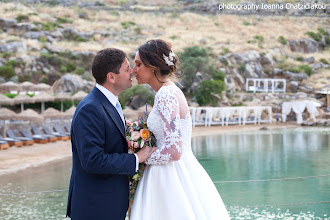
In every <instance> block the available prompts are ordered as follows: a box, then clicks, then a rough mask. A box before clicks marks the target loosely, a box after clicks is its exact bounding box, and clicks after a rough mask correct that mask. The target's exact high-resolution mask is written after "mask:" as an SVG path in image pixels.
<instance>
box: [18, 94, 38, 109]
mask: <svg viewBox="0 0 330 220" xmlns="http://www.w3.org/2000/svg"><path fill="white" fill-rule="evenodd" d="M13 100H14V104H15V105H16V104H21V112H22V111H24V103H34V100H33V99H32V98H31V97H30V96H28V95H24V94H19V95H17V96H15V97H14V98H13Z"/></svg>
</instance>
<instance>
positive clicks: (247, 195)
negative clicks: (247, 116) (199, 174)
mask: <svg viewBox="0 0 330 220" xmlns="http://www.w3.org/2000/svg"><path fill="white" fill-rule="evenodd" d="M192 143H193V144H192V146H193V151H194V153H195V155H196V157H197V158H198V159H199V161H200V163H201V164H202V165H203V167H204V168H205V169H206V170H207V171H208V173H209V174H210V176H211V178H212V180H213V181H244V180H266V179H281V178H293V177H307V176H318V175H326V174H330V159H329V158H330V144H329V143H330V129H329V128H321V129H319V128H296V129H283V130H273V131H258V132H249V133H244V134H230V135H228V134H224V135H219V136H207V137H196V138H194V139H193V142H192ZM215 185H216V186H217V189H218V191H219V192H220V195H221V197H222V199H223V201H224V203H225V204H226V206H227V208H228V211H229V212H230V216H231V217H232V218H233V219H330V218H329V217H330V203H323V204H322V203H321V204H308V205H307V204H306V205H288V206H286V205H285V206H274V207H258V208H239V207H247V206H268V205H279V204H281V205H283V204H293V203H309V202H320V201H329V200H330V176H327V177H320V178H310V179H299V180H286V181H266V182H242V183H241V182H236V183H216V184H215Z"/></svg>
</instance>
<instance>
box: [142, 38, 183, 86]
mask: <svg viewBox="0 0 330 220" xmlns="http://www.w3.org/2000/svg"><path fill="white" fill-rule="evenodd" d="M138 51H139V55H140V59H141V61H142V62H143V64H144V65H145V66H146V67H151V68H152V69H153V73H154V74H155V76H156V78H157V80H158V81H159V82H161V83H164V82H162V81H160V80H159V78H158V76H162V77H170V76H171V75H172V74H173V73H175V74H176V71H177V65H178V61H179V59H178V56H177V55H176V54H174V52H173V50H172V45H171V44H170V43H168V42H166V41H163V40H160V39H157V40H149V41H147V42H146V43H145V44H143V45H142V46H140V47H139V49H138Z"/></svg>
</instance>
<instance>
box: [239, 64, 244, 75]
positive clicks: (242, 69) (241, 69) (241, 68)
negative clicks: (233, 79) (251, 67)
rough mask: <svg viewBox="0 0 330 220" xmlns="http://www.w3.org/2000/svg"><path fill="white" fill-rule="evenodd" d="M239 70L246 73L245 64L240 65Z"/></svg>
mask: <svg viewBox="0 0 330 220" xmlns="http://www.w3.org/2000/svg"><path fill="white" fill-rule="evenodd" d="M238 70H239V72H241V73H244V71H245V64H240V65H239V68H238Z"/></svg>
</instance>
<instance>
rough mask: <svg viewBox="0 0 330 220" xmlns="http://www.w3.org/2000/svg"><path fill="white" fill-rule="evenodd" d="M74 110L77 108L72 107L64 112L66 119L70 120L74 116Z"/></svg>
mask: <svg viewBox="0 0 330 220" xmlns="http://www.w3.org/2000/svg"><path fill="white" fill-rule="evenodd" d="M76 109H77V108H76V107H75V106H72V107H71V108H69V109H68V110H66V111H65V112H64V116H65V117H67V118H72V117H73V115H74V113H75V111H76Z"/></svg>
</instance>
